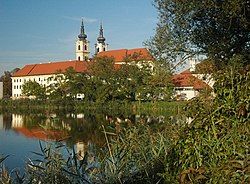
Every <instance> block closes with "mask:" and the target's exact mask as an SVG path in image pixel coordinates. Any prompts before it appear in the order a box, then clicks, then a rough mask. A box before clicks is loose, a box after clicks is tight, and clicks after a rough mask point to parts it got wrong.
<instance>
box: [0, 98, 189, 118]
mask: <svg viewBox="0 0 250 184" xmlns="http://www.w3.org/2000/svg"><path fill="white" fill-rule="evenodd" d="M185 104H186V102H177V101H172V102H167V101H157V102H139V101H135V102H127V101H109V102H106V103H105V104H99V103H88V102H81V101H76V102H74V103H73V102H70V103H63V102H62V103H60V104H55V103H53V102H50V101H39V100H34V99H19V100H12V99H3V100H0V112H2V113H3V112H9V113H29V112H45V111H46V112H76V113H77V112H79V113H80V112H86V111H91V112H93V113H95V112H97V113H98V112H100V113H111V112H116V113H119V114H122V113H123V114H143V113H144V114H150V113H154V114H162V113H164V114H166V113H167V114H170V115H173V114H178V113H179V111H181V109H182V108H183V107H184V106H185Z"/></svg>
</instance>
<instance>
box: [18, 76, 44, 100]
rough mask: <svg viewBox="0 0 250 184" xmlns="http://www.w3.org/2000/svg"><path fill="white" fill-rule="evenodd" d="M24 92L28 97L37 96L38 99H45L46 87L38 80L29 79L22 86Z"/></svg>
mask: <svg viewBox="0 0 250 184" xmlns="http://www.w3.org/2000/svg"><path fill="white" fill-rule="evenodd" d="M22 94H23V95H25V96H27V97H35V98H36V99H38V100H45V99H46V88H45V87H44V86H42V85H40V84H38V83H37V82H36V81H27V82H25V83H24V84H23V86H22Z"/></svg>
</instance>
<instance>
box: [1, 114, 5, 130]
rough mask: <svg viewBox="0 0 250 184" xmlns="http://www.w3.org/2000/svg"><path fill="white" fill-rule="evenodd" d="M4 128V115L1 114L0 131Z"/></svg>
mask: <svg viewBox="0 0 250 184" xmlns="http://www.w3.org/2000/svg"><path fill="white" fill-rule="evenodd" d="M3 128H4V126H3V115H2V114H0V130H2V129H3Z"/></svg>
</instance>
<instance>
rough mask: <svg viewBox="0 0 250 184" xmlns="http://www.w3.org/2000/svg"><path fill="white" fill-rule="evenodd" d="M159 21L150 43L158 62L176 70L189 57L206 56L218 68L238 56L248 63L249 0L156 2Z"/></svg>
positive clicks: (249, 39)
mask: <svg viewBox="0 0 250 184" xmlns="http://www.w3.org/2000/svg"><path fill="white" fill-rule="evenodd" d="M154 5H155V7H156V8H157V10H158V17H159V21H158V24H157V28H156V34H155V36H154V37H153V38H152V39H151V40H150V41H149V42H148V43H147V45H149V46H150V48H151V51H152V53H153V54H154V56H155V57H156V58H158V59H159V60H161V59H162V60H166V61H167V63H170V66H171V64H172V67H174V68H175V67H176V66H177V65H179V64H180V63H183V62H184V61H185V60H186V59H187V58H189V57H192V56H193V55H196V54H204V55H206V56H207V57H208V58H210V59H213V60H214V61H215V64H216V66H217V67H219V68H223V66H224V65H227V64H228V62H229V60H230V59H231V58H232V57H233V56H235V55H242V56H243V59H242V60H241V61H240V62H241V63H242V64H243V65H246V64H247V63H249V49H250V47H249V41H250V37H249V31H250V29H249V17H248V14H250V3H249V1H248V0H230V1H216V0H200V1H196V0H189V1H180V0H155V3H154Z"/></svg>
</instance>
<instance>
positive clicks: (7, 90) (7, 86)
mask: <svg viewBox="0 0 250 184" xmlns="http://www.w3.org/2000/svg"><path fill="white" fill-rule="evenodd" d="M18 70H20V69H19V68H15V69H14V70H12V71H5V72H4V74H3V75H2V76H1V77H0V81H1V82H3V96H4V98H9V97H11V95H12V81H11V76H12V74H13V73H15V72H17V71H18Z"/></svg>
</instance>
